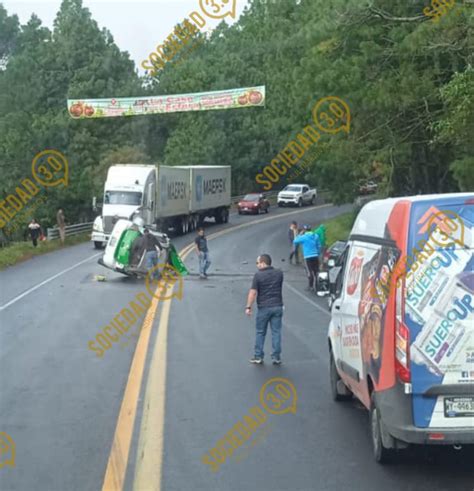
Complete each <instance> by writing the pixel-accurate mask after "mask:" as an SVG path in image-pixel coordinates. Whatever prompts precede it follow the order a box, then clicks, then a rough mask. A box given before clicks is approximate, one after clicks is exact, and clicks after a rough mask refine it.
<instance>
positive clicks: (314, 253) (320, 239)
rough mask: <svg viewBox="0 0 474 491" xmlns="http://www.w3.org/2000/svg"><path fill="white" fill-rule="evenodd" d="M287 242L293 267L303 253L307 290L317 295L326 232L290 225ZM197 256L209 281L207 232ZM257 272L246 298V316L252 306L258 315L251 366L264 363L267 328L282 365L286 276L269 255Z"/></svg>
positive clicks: (202, 275)
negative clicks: (284, 285)
mask: <svg viewBox="0 0 474 491" xmlns="http://www.w3.org/2000/svg"><path fill="white" fill-rule="evenodd" d="M288 238H289V240H290V244H291V251H290V264H292V260H293V258H294V259H295V264H299V263H300V260H299V253H300V248H301V249H302V253H303V258H304V262H305V267H306V272H307V276H308V287H307V290H308V291H311V292H316V291H317V283H318V274H319V265H320V262H319V258H320V256H321V255H322V253H323V251H324V247H325V245H326V228H325V226H324V225H322V224H321V225H320V226H319V227H317V228H314V229H312V228H311V227H310V226H309V225H304V226H303V227H302V228H301V229H299V228H298V224H297V222H291V224H290V228H289V231H288ZM194 242H195V246H196V253H197V255H198V258H199V276H200V278H201V279H207V270H208V268H209V266H210V264H211V261H210V258H209V249H208V246H207V239H206V236H205V234H204V229H203V228H199V229H198V235H197V237H196V238H195V241H194ZM256 265H257V270H258V271H257V272H256V273H255V275H254V277H253V281H252V285H251V287H250V290H249V292H248V295H247V305H246V307H245V313H246V314H247V315H248V316H251V315H252V309H253V304H254V303H255V302H256V303H257V307H258V309H257V315H256V326H255V327H256V337H255V348H254V356H253V357H252V358H251V359H250V363H253V364H256V365H261V364H262V363H263V359H264V344H265V337H266V334H267V329H268V326H270V329H271V333H272V353H271V358H272V363H273V364H274V365H280V364H281V328H282V319H283V295H282V288H283V272H282V271H281V270H279V269H276V268H274V267H273V266H272V258H271V256H270V255H269V254H261V255H260V256H258V257H257V261H256Z"/></svg>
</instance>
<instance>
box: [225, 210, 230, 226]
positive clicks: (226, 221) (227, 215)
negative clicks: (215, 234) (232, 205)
mask: <svg viewBox="0 0 474 491" xmlns="http://www.w3.org/2000/svg"><path fill="white" fill-rule="evenodd" d="M224 223H229V210H227V209H226V210H225V212H224Z"/></svg>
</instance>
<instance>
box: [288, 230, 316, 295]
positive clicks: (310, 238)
mask: <svg viewBox="0 0 474 491" xmlns="http://www.w3.org/2000/svg"><path fill="white" fill-rule="evenodd" d="M303 228H304V233H303V234H302V235H298V237H296V239H295V240H294V241H293V244H295V246H296V245H298V244H301V245H302V246H303V256H304V260H305V263H306V268H307V270H308V281H309V285H308V288H307V290H309V291H316V284H317V281H318V273H319V253H320V250H321V242H320V239H319V235H318V234H314V233H313V232H311V230H310V227H309V226H308V225H305V226H304V227H303Z"/></svg>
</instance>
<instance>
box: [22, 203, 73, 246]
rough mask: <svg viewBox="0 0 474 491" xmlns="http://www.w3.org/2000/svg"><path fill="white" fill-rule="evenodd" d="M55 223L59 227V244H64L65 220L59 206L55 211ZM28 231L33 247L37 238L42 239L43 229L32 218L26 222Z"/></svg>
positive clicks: (36, 243) (36, 242)
mask: <svg viewBox="0 0 474 491" xmlns="http://www.w3.org/2000/svg"><path fill="white" fill-rule="evenodd" d="M56 223H57V225H58V229H59V239H60V240H61V245H64V240H65V238H66V220H65V218H64V211H63V210H62V208H59V210H58V212H57V213H56ZM28 232H29V234H30V237H31V242H32V243H33V246H34V247H36V246H37V245H38V240H43V238H44V233H43V229H42V228H41V225H40V224H39V223H38V222H37V220H36V219H35V218H32V219H31V221H30V223H29V224H28Z"/></svg>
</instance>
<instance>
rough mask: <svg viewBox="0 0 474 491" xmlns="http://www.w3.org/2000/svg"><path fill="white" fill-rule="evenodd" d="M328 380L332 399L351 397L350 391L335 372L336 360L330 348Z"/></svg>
mask: <svg viewBox="0 0 474 491" xmlns="http://www.w3.org/2000/svg"><path fill="white" fill-rule="evenodd" d="M329 381H330V384H331V394H332V398H333V400H334V401H338V402H339V401H348V400H350V399H352V392H351V391H350V390H349V389H348V388H347V387H346V386H345V385H344V382H343V381H342V379H341V377H340V376H339V374H338V373H337V369H336V362H335V360H334V355H333V353H332V349H331V350H330V351H329Z"/></svg>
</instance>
